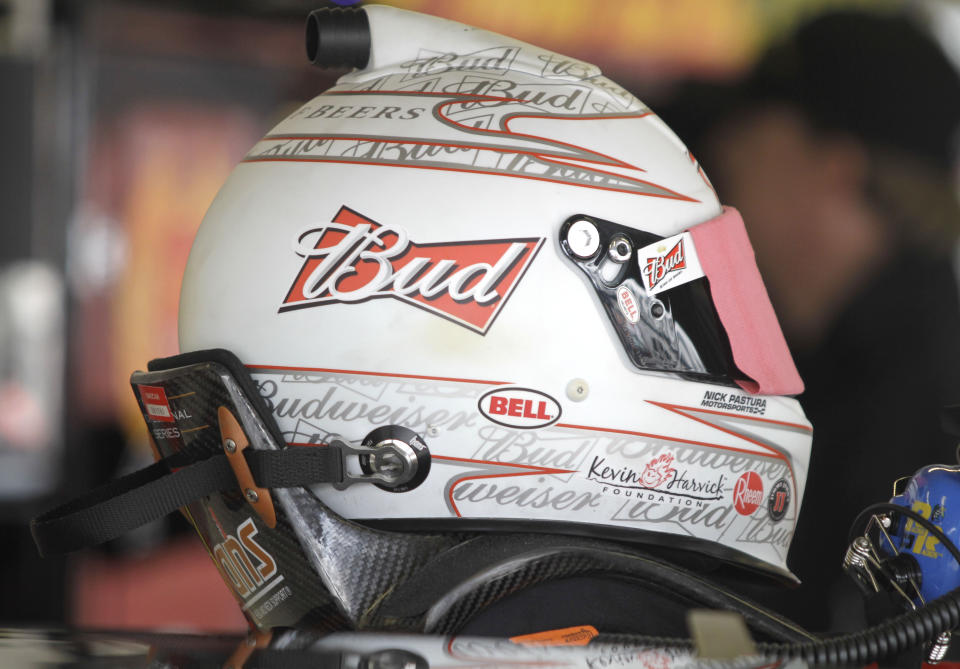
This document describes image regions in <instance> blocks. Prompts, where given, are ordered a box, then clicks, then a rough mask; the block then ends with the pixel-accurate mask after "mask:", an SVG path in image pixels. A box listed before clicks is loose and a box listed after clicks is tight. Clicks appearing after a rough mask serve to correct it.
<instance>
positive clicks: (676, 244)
mask: <svg viewBox="0 0 960 669" xmlns="http://www.w3.org/2000/svg"><path fill="white" fill-rule="evenodd" d="M668 249H669V250H668ZM637 263H638V264H639V265H640V272H641V273H642V274H643V278H644V288H646V290H647V292H648V293H650V294H651V295H656V294H657V293H661V292H663V291H665V290H670V289H671V288H676V287H677V286H682V285H683V284H685V283H688V282H690V281H694V280H695V279H699V278H700V277H702V276H703V275H704V274H703V267H701V265H700V259H699V258H698V257H697V249H696V247H695V246H694V244H693V237H692V236H691V235H690V233H689V232H682V233H680V234H679V235H674V236H673V237H667V238H665V239H661V240H660V241H658V242H654V243H653V244H650V245H649V246H645V247H643V248H642V249H639V250H638V251H637Z"/></svg>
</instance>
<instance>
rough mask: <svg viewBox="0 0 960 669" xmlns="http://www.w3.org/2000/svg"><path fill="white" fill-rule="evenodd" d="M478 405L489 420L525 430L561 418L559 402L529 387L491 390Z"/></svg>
mask: <svg viewBox="0 0 960 669" xmlns="http://www.w3.org/2000/svg"><path fill="white" fill-rule="evenodd" d="M477 406H478V407H479V409H480V413H482V414H483V415H484V417H486V418H487V419H488V420H491V421H493V422H494V423H497V424H498V425H504V426H506V427H518V428H521V429H524V430H526V429H532V428H537V427H546V426H547V425H553V424H554V423H556V422H557V421H558V420H559V419H560V404H559V403H558V402H557V401H556V400H555V399H553V398H552V397H550V396H549V395H547V394H546V393H541V392H540V391H539V390H530V389H529V388H496V389H494V390H490V391H488V392H486V393H484V394H483V396H482V397H481V398H480V401H479V402H478V403H477Z"/></svg>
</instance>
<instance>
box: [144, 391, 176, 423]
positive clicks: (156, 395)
mask: <svg viewBox="0 0 960 669" xmlns="http://www.w3.org/2000/svg"><path fill="white" fill-rule="evenodd" d="M137 389H138V390H139V391H140V399H141V400H142V401H143V408H144V410H145V411H146V412H147V419H148V420H153V421H163V422H166V423H172V422H174V419H173V413H172V412H171V411H170V403H169V402H168V401H167V393H166V392H165V391H164V390H163V388H162V387H160V386H141V385H139V384H138V385H137Z"/></svg>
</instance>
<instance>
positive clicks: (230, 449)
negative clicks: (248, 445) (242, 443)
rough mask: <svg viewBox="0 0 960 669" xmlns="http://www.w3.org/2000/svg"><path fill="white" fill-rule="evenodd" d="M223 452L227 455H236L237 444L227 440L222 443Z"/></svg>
mask: <svg viewBox="0 0 960 669" xmlns="http://www.w3.org/2000/svg"><path fill="white" fill-rule="evenodd" d="M223 450H225V451H226V452H227V453H236V452H237V442H235V441H234V440H233V439H227V440H226V441H224V442H223Z"/></svg>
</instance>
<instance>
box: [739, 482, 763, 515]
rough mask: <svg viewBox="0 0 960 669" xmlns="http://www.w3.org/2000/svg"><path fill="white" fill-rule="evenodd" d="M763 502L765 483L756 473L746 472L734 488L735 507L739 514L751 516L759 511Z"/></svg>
mask: <svg viewBox="0 0 960 669" xmlns="http://www.w3.org/2000/svg"><path fill="white" fill-rule="evenodd" d="M762 501H763V481H762V480H761V478H760V475H759V474H758V473H756V472H745V473H743V474H741V475H740V478H738V479H737V482H736V483H735V484H734V486H733V506H734V507H736V509H737V513H739V514H740V515H743V516H749V515H750V514H751V513H753V512H754V511H756V510H757V507H758V506H760V502H762Z"/></svg>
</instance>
